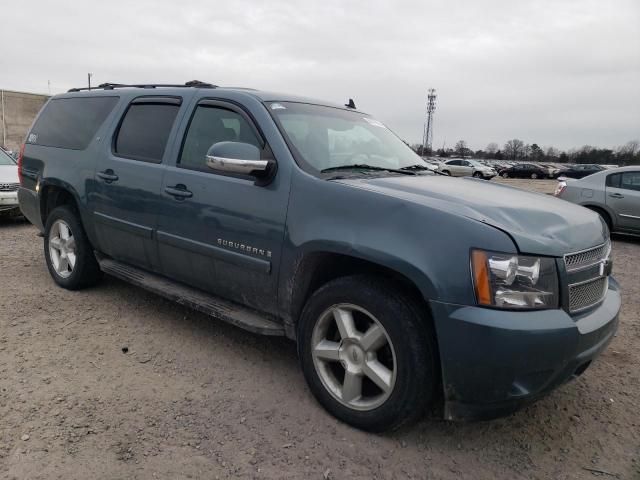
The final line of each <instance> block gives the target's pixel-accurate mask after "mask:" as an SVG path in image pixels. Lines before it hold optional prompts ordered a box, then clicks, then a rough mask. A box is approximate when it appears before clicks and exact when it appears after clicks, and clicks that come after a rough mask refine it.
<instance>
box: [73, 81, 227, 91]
mask: <svg viewBox="0 0 640 480" xmlns="http://www.w3.org/2000/svg"><path fill="white" fill-rule="evenodd" d="M157 87H171V88H217V87H218V86H217V85H213V84H212V83H206V82H201V81H200V80H191V81H189V82H187V83H185V84H177V83H176V84H173V83H137V84H125V83H101V84H100V85H98V86H97V87H91V88H89V87H79V88H71V89H69V90H68V92H82V91H85V90H114V89H116V88H157Z"/></svg>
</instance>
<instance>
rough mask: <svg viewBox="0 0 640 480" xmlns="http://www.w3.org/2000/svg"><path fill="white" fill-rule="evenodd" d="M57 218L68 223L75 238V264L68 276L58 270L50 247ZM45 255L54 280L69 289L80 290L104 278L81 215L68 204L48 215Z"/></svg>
mask: <svg viewBox="0 0 640 480" xmlns="http://www.w3.org/2000/svg"><path fill="white" fill-rule="evenodd" d="M57 220H62V221H63V222H64V223H65V224H66V225H68V227H69V229H70V230H71V233H72V235H73V238H74V240H75V265H74V267H73V269H72V271H71V273H70V274H69V276H67V277H62V276H61V275H60V274H58V273H57V272H56V270H55V267H54V265H53V262H52V259H51V253H50V249H49V246H50V245H49V242H50V239H51V228H52V227H53V225H54V224H55V223H56V221H57ZM44 257H45V260H46V263H47V268H48V269H49V274H50V275H51V277H52V278H53V280H54V281H55V282H56V283H57V284H58V285H60V286H61V287H62V288H66V289H67V290H79V289H82V288H85V287H89V286H92V285H95V284H96V283H98V282H99V281H100V279H101V278H102V271H101V270H100V266H99V265H98V261H97V260H96V257H95V255H94V253H93V247H92V246H91V244H90V243H89V239H88V238H87V235H86V233H85V231H84V228H83V227H82V223H81V222H80V217H79V215H78V213H77V212H76V210H75V209H74V208H72V207H70V206H68V205H62V206H60V207H57V208H55V209H54V210H53V211H52V212H51V213H50V214H49V216H48V217H47V221H46V224H45V229H44Z"/></svg>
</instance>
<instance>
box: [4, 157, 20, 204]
mask: <svg viewBox="0 0 640 480" xmlns="http://www.w3.org/2000/svg"><path fill="white" fill-rule="evenodd" d="M19 185H20V184H19V180H18V166H17V165H16V162H15V161H14V160H13V158H12V157H11V156H10V155H8V154H7V153H5V152H4V150H2V149H1V148H0V216H6V215H11V216H13V215H19V214H20V207H19V206H18V186H19Z"/></svg>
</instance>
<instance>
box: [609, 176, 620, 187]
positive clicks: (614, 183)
mask: <svg viewBox="0 0 640 480" xmlns="http://www.w3.org/2000/svg"><path fill="white" fill-rule="evenodd" d="M621 177H622V174H621V173H614V174H613V175H609V176H607V187H614V188H620V178H621Z"/></svg>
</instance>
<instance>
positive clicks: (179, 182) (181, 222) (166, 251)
mask: <svg viewBox="0 0 640 480" xmlns="http://www.w3.org/2000/svg"><path fill="white" fill-rule="evenodd" d="M222 141H236V142H243V143H249V144H252V145H255V146H257V147H258V148H259V149H260V150H261V151H262V152H263V153H264V154H265V155H268V153H267V152H268V151H269V147H268V146H267V145H266V143H265V140H264V138H263V137H262V135H261V134H260V133H259V131H258V129H257V128H256V127H255V125H254V124H253V122H252V120H251V119H250V117H249V116H248V115H247V113H246V112H245V111H244V110H242V109H241V108H239V107H238V106H236V105H235V104H230V103H225V102H221V101H218V100H202V101H200V102H199V103H198V104H197V105H196V106H195V107H194V111H193V113H192V114H191V118H190V120H189V122H188V125H187V127H186V129H185V130H184V134H183V139H182V146H181V148H180V151H179V152H177V153H176V154H175V156H176V160H175V164H171V163H172V162H170V164H169V165H168V166H167V169H166V173H165V177H164V181H163V185H162V208H161V209H160V216H159V219H158V232H157V237H158V249H159V255H160V263H161V266H162V272H163V273H164V274H165V275H166V276H168V277H171V278H174V279H177V280H180V281H183V282H186V283H189V284H191V285H193V286H195V287H198V288H202V289H205V290H208V291H210V292H211V293H214V294H216V295H218V296H221V297H224V298H227V299H229V300H233V301H236V302H239V303H242V304H245V305H249V306H253V307H255V308H259V309H261V310H264V311H272V310H275V308H276V293H277V278H278V277H277V274H278V268H279V262H280V255H281V249H282V241H283V236H284V227H285V220H286V210H287V202H288V185H285V182H284V181H282V178H281V177H279V176H278V175H276V177H275V178H274V180H273V182H272V183H270V184H269V185H266V186H258V185H256V184H255V179H254V178H251V177H248V176H241V175H229V174H222V173H220V172H217V171H215V170H211V169H210V168H209V167H207V164H206V153H207V150H208V149H209V147H210V146H211V145H213V144H214V143H217V142H222Z"/></svg>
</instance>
